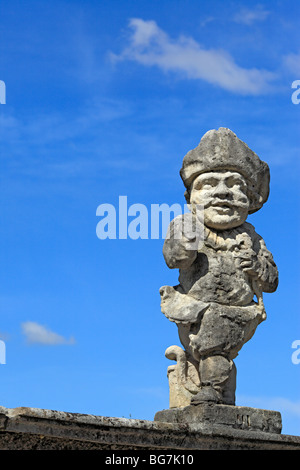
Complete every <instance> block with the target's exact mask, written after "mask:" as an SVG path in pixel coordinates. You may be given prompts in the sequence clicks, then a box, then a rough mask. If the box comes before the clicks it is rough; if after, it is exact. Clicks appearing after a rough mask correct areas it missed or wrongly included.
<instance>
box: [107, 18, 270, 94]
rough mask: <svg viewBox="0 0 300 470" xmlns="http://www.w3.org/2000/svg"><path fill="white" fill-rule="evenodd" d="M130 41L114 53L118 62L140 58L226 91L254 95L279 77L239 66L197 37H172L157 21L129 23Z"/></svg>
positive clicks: (133, 20) (225, 53)
mask: <svg viewBox="0 0 300 470" xmlns="http://www.w3.org/2000/svg"><path fill="white" fill-rule="evenodd" d="M129 28H130V34H129V38H128V39H129V44H128V46H127V47H125V48H124V50H123V51H122V52H121V54H119V55H117V54H111V59H112V60H113V61H115V62H117V61H121V60H132V61H136V62H138V63H140V64H142V65H144V66H147V67H152V66H157V67H159V68H160V69H162V70H163V71H164V72H177V73H179V74H181V76H182V77H183V78H185V79H196V80H203V81H205V82H208V83H211V84H213V85H217V86H219V87H221V88H223V89H225V90H228V91H231V92H234V93H239V94H245V95H254V94H260V93H263V92H265V91H266V90H267V89H268V88H269V86H270V84H271V82H272V81H273V80H274V79H275V78H276V75H275V74H274V73H273V72H270V71H267V70H261V69H257V68H249V69H246V68H243V67H241V66H239V65H238V64H237V63H236V62H235V61H234V59H233V57H231V55H230V54H229V53H228V52H226V51H224V50H220V49H206V48H204V47H203V46H202V45H201V44H199V43H198V42H197V41H195V40H194V39H193V38H190V37H186V36H183V35H181V36H179V37H178V38H177V39H175V40H173V39H171V38H170V37H169V36H168V34H167V33H165V32H164V31H163V30H162V29H160V28H159V27H158V25H157V24H156V22H155V21H144V20H142V19H140V18H134V19H131V20H130V22H129Z"/></svg>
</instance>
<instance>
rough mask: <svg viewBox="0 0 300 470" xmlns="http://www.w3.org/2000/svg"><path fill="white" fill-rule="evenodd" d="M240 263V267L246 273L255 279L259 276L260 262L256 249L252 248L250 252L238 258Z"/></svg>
mask: <svg viewBox="0 0 300 470" xmlns="http://www.w3.org/2000/svg"><path fill="white" fill-rule="evenodd" d="M238 263H239V268H240V269H242V270H243V271H244V272H245V273H247V274H248V275H249V276H251V277H253V278H255V279H257V278H258V273H259V270H260V263H259V261H258V258H257V255H256V253H255V251H253V250H251V251H250V252H246V253H243V255H242V256H240V257H239V258H238Z"/></svg>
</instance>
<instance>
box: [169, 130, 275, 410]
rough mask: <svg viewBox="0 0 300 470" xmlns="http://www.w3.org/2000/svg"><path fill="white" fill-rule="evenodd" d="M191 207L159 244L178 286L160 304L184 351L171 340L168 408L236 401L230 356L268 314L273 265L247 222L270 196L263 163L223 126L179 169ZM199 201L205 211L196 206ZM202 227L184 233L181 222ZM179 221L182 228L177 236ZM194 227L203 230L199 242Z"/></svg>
mask: <svg viewBox="0 0 300 470" xmlns="http://www.w3.org/2000/svg"><path fill="white" fill-rule="evenodd" d="M180 175H181V178H182V180H183V182H184V185H185V187H186V193H185V197H186V200H187V203H188V204H189V207H190V210H191V212H190V213H187V214H183V215H181V216H178V217H176V218H175V219H174V220H173V221H172V222H171V224H170V227H169V232H168V236H167V238H166V240H165V243H164V247H163V254H164V258H165V261H166V263H167V265H168V267H169V268H171V269H175V268H179V284H178V285H177V286H175V287H171V286H163V287H161V289H160V294H161V309H162V312H163V313H164V315H165V316H166V317H167V318H168V319H169V320H170V321H172V322H175V323H176V325H177V327H178V333H179V338H180V341H181V343H182V345H183V347H184V349H182V348H180V347H179V346H171V347H169V348H168V349H167V351H166V356H167V357H168V358H169V359H173V360H176V361H177V364H176V365H175V366H170V367H169V369H168V376H169V385H170V408H178V407H185V406H187V405H190V404H191V405H197V404H201V403H216V404H225V405H234V404H235V389H236V368H235V365H234V362H233V360H234V358H235V357H236V356H237V355H238V352H239V351H240V349H241V348H242V346H243V345H244V344H245V343H246V342H247V341H248V340H249V339H250V338H251V337H252V336H253V334H254V332H255V330H256V328H257V326H258V325H259V324H260V323H261V322H262V321H264V320H265V319H266V313H265V309H264V304H263V298H262V293H263V292H274V291H275V290H276V288H277V285H278V271H277V267H276V265H275V263H274V261H273V257H272V255H271V253H270V252H269V251H268V250H267V248H266V245H265V242H264V240H263V239H262V238H261V236H259V235H258V234H257V233H256V232H255V229H254V227H253V226H252V225H251V224H249V223H247V222H246V218H247V216H248V214H251V213H253V212H255V211H257V210H259V209H260V208H261V207H262V205H263V204H264V203H265V202H266V201H267V199H268V195H269V179H270V178H269V168H268V165H267V164H266V163H265V162H263V161H261V160H260V159H259V157H258V156H257V155H256V154H255V153H254V152H253V151H252V150H250V148H249V147H248V146H247V145H246V144H245V143H244V142H242V141H241V140H239V139H238V137H237V136H236V135H235V134H234V133H233V132H232V131H231V130H229V129H226V128H220V129H218V130H211V131H209V132H207V133H206V134H205V135H204V136H203V138H202V139H201V141H200V143H199V145H198V146H197V147H196V148H195V149H193V150H191V151H190V152H188V153H187V155H186V156H185V157H184V159H183V165H182V168H181V171H180ZM197 207H203V211H197ZM184 225H186V226H188V225H189V226H190V227H191V226H192V227H197V225H198V226H199V227H201V226H202V228H203V230H202V232H201V230H200V229H199V230H198V231H197V230H194V231H193V232H192V234H191V232H188V231H187V230H185V231H184V230H182V227H184ZM178 227H181V232H180V236H178V230H179V229H178ZM195 233H196V234H197V233H203V237H202V238H203V240H200V239H196V242H197V243H196V244H195V238H197V236H196V235H195Z"/></svg>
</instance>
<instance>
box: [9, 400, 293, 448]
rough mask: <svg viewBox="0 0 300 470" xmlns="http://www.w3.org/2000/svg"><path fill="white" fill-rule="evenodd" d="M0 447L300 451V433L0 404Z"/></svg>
mask: <svg viewBox="0 0 300 470" xmlns="http://www.w3.org/2000/svg"><path fill="white" fill-rule="evenodd" d="M166 411H167V410H166ZM159 413H162V412H159ZM0 450H107V451H111V450H116V451H117V450H127V451H131V450H132V451H133V450H134V451H139V450H143V451H145V450H146V451H147V450H148V451H161V452H166V451H169V452H172V451H176V452H177V451H182V452H185V451H198V450H300V437H297V436H289V435H281V434H278V433H277V434H276V433H274V432H262V431H257V430H250V431H249V430H247V429H241V428H233V427H227V428H221V427H218V426H214V425H213V424H212V426H210V427H208V426H203V427H202V429H201V430H199V425H197V424H195V423H190V424H188V423H184V422H181V423H180V422H162V421H147V420H140V419H126V418H112V417H103V416H94V415H85V414H79V413H68V412H60V411H52V410H43V409H36V408H14V409H8V408H4V407H0Z"/></svg>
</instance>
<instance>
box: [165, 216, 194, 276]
mask: <svg viewBox="0 0 300 470" xmlns="http://www.w3.org/2000/svg"><path fill="white" fill-rule="evenodd" d="M190 217H192V215H191V214H184V215H182V216H178V217H176V218H175V219H174V220H172V222H171V223H170V225H169V229H168V233H167V236H166V239H165V242H164V246H163V255H164V258H165V261H166V264H167V266H168V267H169V268H171V269H174V268H179V269H187V268H189V267H190V266H191V264H192V263H193V262H194V261H195V259H196V257H197V253H198V252H197V250H196V249H195V239H194V238H190V237H188V234H185V233H184V231H183V227H184V225H183V224H184V222H188V221H189V218H190Z"/></svg>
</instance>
